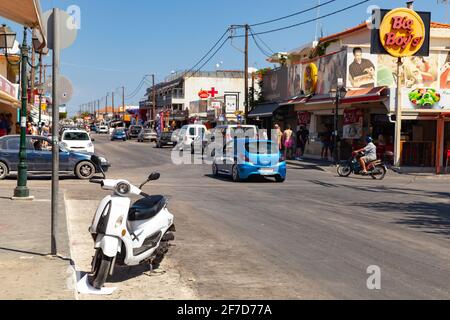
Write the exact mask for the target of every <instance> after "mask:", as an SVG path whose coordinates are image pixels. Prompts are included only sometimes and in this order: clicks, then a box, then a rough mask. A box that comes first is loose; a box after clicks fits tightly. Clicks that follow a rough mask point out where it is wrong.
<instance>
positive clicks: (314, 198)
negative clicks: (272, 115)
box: [0, 136, 450, 299]
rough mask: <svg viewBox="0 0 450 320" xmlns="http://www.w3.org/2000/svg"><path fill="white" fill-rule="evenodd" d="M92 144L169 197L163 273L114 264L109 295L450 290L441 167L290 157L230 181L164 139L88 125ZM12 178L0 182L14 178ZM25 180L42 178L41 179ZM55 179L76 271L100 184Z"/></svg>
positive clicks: (37, 184) (440, 293)
mask: <svg viewBox="0 0 450 320" xmlns="http://www.w3.org/2000/svg"><path fill="white" fill-rule="evenodd" d="M95 145H96V148H97V152H98V153H100V154H101V155H104V156H106V157H107V158H108V159H109V160H110V161H111V162H112V165H113V166H112V168H111V171H110V172H109V173H108V177H110V178H125V179H128V180H130V181H131V182H133V183H136V184H138V183H140V182H142V181H143V180H144V179H145V177H146V176H147V175H148V174H149V173H150V172H152V171H158V172H160V173H161V175H162V176H161V179H160V180H159V181H156V182H153V183H150V184H148V185H147V186H146V187H145V192H147V193H151V194H163V195H166V196H168V197H169V199H170V203H169V209H170V210H171V211H172V212H173V213H174V214H175V218H176V226H177V233H176V241H175V246H174V247H172V248H171V250H170V253H169V256H168V259H167V260H165V261H164V264H163V269H164V271H166V273H164V274H162V275H159V276H157V277H149V276H148V275H147V274H146V270H145V268H144V269H142V268H131V269H123V270H121V272H120V273H119V278H118V279H112V283H109V284H108V286H118V287H119V290H118V291H117V292H116V293H115V295H114V296H112V297H110V298H113V299H115V298H117V299H166V298H177V297H178V298H179V297H181V298H187V299H197V298H200V299H448V298H449V297H450V272H449V271H450V270H449V265H450V232H449V230H450V209H449V208H450V202H449V200H448V199H449V196H450V192H448V181H447V180H448V179H445V178H433V177H431V176H430V177H420V176H409V175H399V174H391V173H390V174H388V176H387V177H386V179H385V180H384V181H382V182H380V181H373V180H372V179H369V178H364V177H357V176H353V177H350V178H347V179H343V178H339V177H337V175H336V173H335V171H334V170H331V169H330V170H328V169H325V170H322V169H321V168H320V166H312V165H309V164H308V163H300V164H299V165H297V166H295V165H293V166H290V168H289V170H288V179H287V181H286V182H285V183H284V184H278V183H273V182H272V181H270V180H268V179H252V180H251V181H247V182H243V183H237V184H236V183H233V182H232V181H230V179H228V178H225V177H220V178H215V177H213V176H212V175H211V168H210V166H209V165H182V166H175V165H173V164H172V162H171V160H170V149H169V148H167V149H162V150H161V149H155V148H153V145H152V144H149V143H145V144H142V143H137V142H135V141H128V142H114V143H112V142H110V141H109V140H108V137H106V136H100V137H96V142H95ZM13 182H14V181H11V180H8V181H3V182H0V185H1V186H2V188H3V186H6V185H7V184H11V188H13V186H12V185H13ZM5 183H6V184H5ZM30 185H31V186H32V188H33V189H36V188H38V189H39V188H42V189H45V188H48V187H49V186H50V181H49V180H48V179H47V180H45V179H34V180H32V181H30ZM8 190H12V189H8ZM61 190H63V191H64V192H65V197H66V200H67V203H68V204H69V210H68V216H69V230H70V234H71V236H70V239H71V240H70V242H71V247H72V254H73V258H74V260H76V264H77V268H78V269H79V270H80V271H86V270H88V269H89V263H90V258H91V256H92V253H93V250H92V243H91V240H90V238H89V234H88V232H87V227H88V225H89V223H90V220H91V219H92V215H93V210H94V209H95V207H96V206H97V204H98V203H99V201H100V200H101V199H102V198H103V197H104V196H105V195H106V194H107V192H104V191H101V190H100V189H99V187H98V185H90V184H89V183H87V182H85V181H79V180H76V179H72V178H68V179H64V180H62V181H61ZM3 223H4V222H3ZM3 223H1V224H3ZM374 265H375V266H378V267H379V268H380V269H381V290H369V289H368V288H367V279H368V277H369V276H370V275H369V274H368V273H367V268H368V267H369V266H374ZM80 298H81V299H91V298H92V297H80Z"/></svg>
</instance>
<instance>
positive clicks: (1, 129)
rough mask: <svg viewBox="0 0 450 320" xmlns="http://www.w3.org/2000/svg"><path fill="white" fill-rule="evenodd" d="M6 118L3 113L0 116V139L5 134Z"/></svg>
mask: <svg viewBox="0 0 450 320" xmlns="http://www.w3.org/2000/svg"><path fill="white" fill-rule="evenodd" d="M6 128H7V125H6V118H5V115H4V114H3V113H1V114H0V137H3V136H6V132H7V129H6Z"/></svg>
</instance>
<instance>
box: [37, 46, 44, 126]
mask: <svg viewBox="0 0 450 320" xmlns="http://www.w3.org/2000/svg"><path fill="white" fill-rule="evenodd" d="M43 85H44V84H43V83H42V54H39V87H40V88H39V124H38V128H41V124H42V93H43V91H44V88H43ZM39 133H40V130H39Z"/></svg>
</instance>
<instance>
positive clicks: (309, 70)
mask: <svg viewBox="0 0 450 320" xmlns="http://www.w3.org/2000/svg"><path fill="white" fill-rule="evenodd" d="M317 76H318V69H317V66H316V64H315V63H312V62H311V63H308V64H307V65H306V66H305V74H304V78H303V79H304V80H303V81H304V82H303V87H304V91H305V94H307V95H309V94H313V93H315V92H316V87H317Z"/></svg>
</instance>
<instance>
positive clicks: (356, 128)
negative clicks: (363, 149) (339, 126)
mask: <svg viewBox="0 0 450 320" xmlns="http://www.w3.org/2000/svg"><path fill="white" fill-rule="evenodd" d="M362 131H363V113H362V111H361V110H360V109H353V110H345V111H344V133H343V138H344V139H361V137H362Z"/></svg>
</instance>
